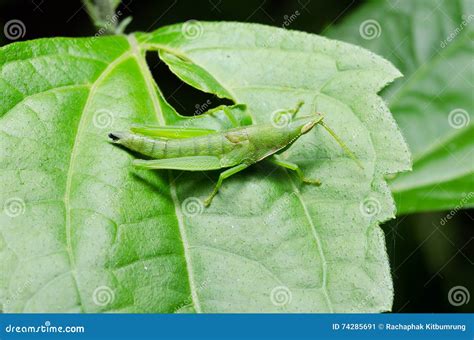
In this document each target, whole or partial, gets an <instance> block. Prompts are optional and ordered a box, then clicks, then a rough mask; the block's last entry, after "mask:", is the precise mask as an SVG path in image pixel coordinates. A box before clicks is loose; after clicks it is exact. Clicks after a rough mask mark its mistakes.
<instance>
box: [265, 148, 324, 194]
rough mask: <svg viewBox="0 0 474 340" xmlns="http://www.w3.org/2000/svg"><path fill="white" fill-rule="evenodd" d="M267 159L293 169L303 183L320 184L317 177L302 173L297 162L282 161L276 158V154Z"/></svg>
mask: <svg viewBox="0 0 474 340" xmlns="http://www.w3.org/2000/svg"><path fill="white" fill-rule="evenodd" d="M269 160H270V162H272V163H273V164H276V165H278V166H281V167H283V168H286V169H290V170H293V171H295V172H296V174H297V175H298V177H299V178H300V179H301V181H302V182H304V183H308V184H314V185H317V186H319V185H321V182H320V181H319V180H317V179H311V178H306V177H305V176H304V174H303V171H301V168H300V167H299V166H298V164H295V163H291V162H288V161H284V160H282V159H280V158H278V156H276V155H273V156H272V157H270V158H269Z"/></svg>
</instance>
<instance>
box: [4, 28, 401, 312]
mask: <svg viewBox="0 0 474 340" xmlns="http://www.w3.org/2000/svg"><path fill="white" fill-rule="evenodd" d="M147 50H159V51H160V54H161V56H162V58H163V59H164V60H165V61H166V62H167V63H168V65H169V66H170V68H171V69H172V70H173V72H175V73H176V74H177V75H178V76H179V77H181V78H182V79H183V80H184V81H186V82H188V83H190V84H191V85H193V86H195V87H197V88H199V89H202V90H205V91H209V92H212V93H215V94H218V95H219V96H224V97H228V98H231V99H233V100H234V101H235V102H236V103H240V104H246V107H247V109H245V107H244V106H242V105H238V106H235V107H233V108H229V109H226V108H224V109H222V108H220V109H217V110H214V111H213V112H212V114H205V115H204V116H201V117H200V118H183V117H181V116H179V115H178V114H177V113H176V112H175V111H174V109H173V108H172V107H170V106H169V105H168V104H167V103H166V101H165V100H164V99H163V97H162V95H161V93H160V91H159V89H158V88H157V86H156V84H155V83H154V80H153V79H152V77H151V75H150V72H149V70H148V68H147V65H146V62H145V59H144V53H145V51H147ZM0 72H1V73H0V91H1V92H2V97H1V99H0V110H1V111H0V115H1V116H0V117H1V118H0V131H1V132H0V133H1V136H2V137H1V139H0V158H1V171H0V176H1V183H2V186H3V189H2V191H1V194H0V204H2V205H3V207H4V209H3V211H2V213H1V215H0V232H1V238H0V251H1V252H0V263H1V264H2V267H1V271H0V273H1V274H2V275H1V278H0V300H1V301H2V302H3V307H4V310H6V311H15V312H22V311H24V312H38V311H43V312H44V311H48V312H65V311H71V312H78V311H83V312H97V311H120V312H125V311H126V312H193V311H194V312H250V311H255V312H296V311H300V312H348V311H354V312H355V311H358V312H375V311H385V310H390V308H391V303H392V282H391V278H390V270H389V265H388V261H387V254H386V251H385V244H384V237H383V233H382V231H381V229H380V228H379V227H378V223H379V222H380V221H384V220H386V219H388V218H391V217H393V216H394V204H393V201H392V197H391V194H390V191H389V189H388V187H387V184H386V183H385V181H384V179H383V175H384V174H387V173H395V172H397V171H401V170H405V169H407V168H409V156H408V152H407V149H406V146H405V144H404V142H403V140H402V138H401V135H400V133H399V131H398V129H397V126H396V125H395V123H394V121H393V118H392V117H391V115H390V113H389V111H388V109H387V108H386V106H385V104H384V102H383V101H382V100H381V99H380V98H379V97H378V96H377V95H376V93H377V92H378V91H379V90H380V89H381V88H382V87H383V86H385V84H386V83H388V82H390V81H392V80H393V79H394V78H396V77H398V76H399V75H400V74H399V72H398V71H397V70H396V69H395V68H394V67H393V66H392V65H391V64H390V63H388V62H387V61H385V60H383V59H382V58H380V57H378V56H376V55H374V54H372V53H370V52H368V51H366V50H363V49H361V48H358V47H356V46H352V45H349V44H345V43H341V42H337V41H332V40H328V39H325V38H322V37H318V36H315V35H309V34H304V33H299V32H290V31H285V30H282V29H276V28H271V27H265V26H259V25H249V24H237V23H198V22H188V23H185V24H184V25H176V26H171V27H165V28H162V29H159V30H158V31H156V32H154V33H151V34H145V33H140V34H136V35H132V36H129V37H107V38H90V39H44V40H37V41H30V42H25V43H17V44H12V45H9V46H6V47H4V48H2V49H1V50H0ZM299 100H304V101H305V104H304V106H303V107H302V111H303V113H309V112H310V111H312V110H314V109H317V110H319V111H321V112H324V113H325V114H326V121H327V124H328V125H329V126H331V127H332V128H333V129H334V130H335V131H336V132H337V133H338V134H339V135H340V136H341V138H342V139H343V140H344V141H345V142H346V143H347V144H348V146H349V148H350V149H352V150H354V152H355V153H356V154H357V156H358V157H359V158H360V159H361V160H362V162H363V164H364V169H360V168H358V167H357V164H356V163H355V162H354V161H352V160H351V159H350V158H348V157H347V156H346V155H345V154H344V153H343V152H342V151H341V150H340V148H339V146H338V145H337V143H335V141H334V140H333V139H332V138H331V137H330V136H329V135H328V134H327V133H326V132H325V131H324V130H322V129H319V128H317V129H315V130H313V131H312V133H310V134H307V135H305V136H304V137H302V138H301V139H300V140H299V141H297V143H295V144H294V146H293V147H292V148H290V149H289V150H288V151H287V152H285V154H284V157H285V158H288V159H291V160H292V161H294V162H297V163H298V164H300V165H301V166H302V168H303V170H304V171H305V173H306V174H307V176H311V177H316V178H319V179H321V181H322V183H323V185H322V186H320V187H312V186H308V185H301V184H300V183H299V182H298V181H297V180H296V179H295V177H294V176H293V174H289V173H287V172H286V171H284V170H282V169H276V168H274V167H272V166H270V165H269V164H266V163H261V164H258V165H256V166H254V167H252V168H250V169H248V170H246V171H244V172H242V173H240V174H238V175H236V176H234V177H232V178H231V179H229V180H227V181H226V182H224V185H223V188H222V190H221V191H220V192H219V194H218V195H217V196H216V197H215V199H214V201H213V203H212V205H211V207H210V208H207V209H204V208H203V206H202V202H201V199H202V198H203V197H205V196H207V195H208V194H209V192H210V190H211V189H212V186H213V184H214V182H215V180H216V178H217V173H216V172H202V173H192V174H189V173H183V172H169V173H168V172H159V171H156V172H152V171H143V170H135V169H134V168H133V167H131V161H132V160H133V158H134V156H133V155H131V154H129V153H127V152H126V151H125V150H122V149H120V148H117V147H114V146H113V145H111V144H109V143H107V133H108V131H110V130H123V129H127V128H128V127H129V126H130V125H131V124H133V123H145V122H146V123H153V122H155V123H159V124H171V123H172V124H183V125H185V126H211V125H212V124H216V122H217V121H221V122H223V124H222V123H221V124H220V125H226V124H227V125H229V124H231V123H229V120H228V117H229V116H228V115H226V112H225V111H228V112H227V114H228V113H229V112H230V113H232V114H233V115H234V116H236V117H237V119H238V120H240V121H241V122H246V120H245V117H246V115H251V116H252V117H253V119H254V121H255V122H256V123H259V122H264V121H268V120H270V119H271V116H272V112H273V111H274V110H278V109H282V108H292V107H294V105H295V104H296V103H297V102H298V101H299ZM239 115H240V117H239ZM226 117H227V118H226ZM229 126H231V125H229Z"/></svg>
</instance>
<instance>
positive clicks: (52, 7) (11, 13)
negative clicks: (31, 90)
mask: <svg viewBox="0 0 474 340" xmlns="http://www.w3.org/2000/svg"><path fill="white" fill-rule="evenodd" d="M412 1H416V0H412ZM360 4H361V1H355V0H338V1H324V0H293V1H290V0H288V1H284V0H256V1H250V0H239V1H236V0H234V1H230V0H227V1H226V0H202V1H191V0H189V1H185V0H178V1H176V0H159V1H158V0H154V1H151V0H124V1H123V4H122V5H120V7H119V10H120V11H121V12H122V18H123V17H126V16H133V18H134V19H133V21H132V23H131V24H130V25H129V26H128V28H127V32H133V31H151V30H154V29H156V28H158V27H161V26H164V25H167V24H172V23H177V22H183V21H187V20H190V19H196V20H231V21H242V22H257V23H264V24H268V25H273V26H281V25H282V24H283V22H284V21H285V17H284V16H285V15H291V14H293V13H294V12H295V11H299V13H300V15H299V16H298V18H297V19H296V20H295V21H294V22H293V23H292V24H291V28H292V29H297V30H302V31H306V32H311V33H318V34H322V35H324V31H325V29H326V28H328V27H329V26H331V25H333V24H337V23H338V22H339V21H340V20H342V19H343V18H344V16H346V15H348V14H350V12H351V11H353V10H355V9H356V8H357V7H358V6H360ZM11 19H19V20H21V21H22V22H23V23H24V24H25V26H26V34H25V36H24V38H23V40H29V39H35V38H42V37H54V36H67V37H79V36H88V35H94V34H95V33H96V32H97V29H96V28H95V27H94V25H92V23H91V21H90V19H89V17H88V15H87V13H86V11H85V9H84V8H83V6H82V3H81V2H80V1H77V0H75V1H72V0H63V1H59V0H56V1H50V0H0V25H1V27H2V28H3V26H4V24H5V23H6V22H7V21H8V20H11ZM6 43H9V41H7V40H6V38H5V37H4V35H3V34H0V45H4V44H6ZM147 59H148V63H149V65H150V68H151V69H152V70H153V73H154V76H155V79H157V80H158V83H159V85H160V88H162V90H163V92H164V94H165V96H166V97H167V99H168V101H169V102H170V103H171V105H173V106H174V107H175V108H176V109H177V110H178V111H179V112H180V113H182V114H192V113H193V111H194V110H195V109H194V106H195V103H204V102H206V100H207V99H212V100H211V101H212V105H211V106H217V105H219V104H220V103H221V102H220V101H219V100H216V98H213V97H210V96H209V95H207V94H204V93H201V92H199V91H197V90H195V89H193V88H191V87H190V86H188V85H186V84H183V83H182V82H181V81H180V80H178V79H177V78H176V77H175V76H174V75H172V74H171V73H170V72H169V70H168V69H167V67H166V66H165V65H164V64H163V63H161V62H160V60H159V59H158V58H157V56H156V55H149V56H147ZM447 213H448V212H439V213H423V214H414V215H408V216H400V217H398V218H397V219H396V220H393V221H389V222H387V223H386V224H385V225H384V226H383V229H384V230H385V233H386V239H387V250H388V253H389V256H390V264H391V267H392V275H393V279H394V284H395V303H394V306H393V311H394V312H412V313H413V312H428V313H429V312H473V311H474V308H473V306H474V302H473V300H474V297H473V298H472V299H471V300H470V302H469V303H467V304H464V305H462V306H453V305H451V304H450V303H449V301H448V292H449V290H450V289H451V288H453V287H455V286H463V287H466V288H468V290H469V291H470V292H471V293H473V294H474V290H473V289H472V288H473V287H474V285H473V279H474V275H473V274H474V271H473V264H474V262H473V259H474V242H471V241H472V240H473V239H474V228H473V221H474V210H472V209H471V210H461V211H458V212H457V213H456V214H455V216H454V218H453V219H452V220H450V221H449V222H448V223H447V224H445V225H441V224H440V221H441V219H442V218H443V217H444V216H446V214H447Z"/></svg>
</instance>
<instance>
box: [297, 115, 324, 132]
mask: <svg viewBox="0 0 474 340" xmlns="http://www.w3.org/2000/svg"><path fill="white" fill-rule="evenodd" d="M322 119H323V115H322V114H320V113H317V112H315V113H313V114H311V115H309V116H304V117H300V118H297V119H295V120H294V121H293V124H294V125H295V126H294V127H295V128H298V129H299V133H300V134H301V135H304V134H305V133H307V132H308V131H310V130H311V129H312V128H313V127H314V126H316V125H317V124H318V123H320V122H321V120H322Z"/></svg>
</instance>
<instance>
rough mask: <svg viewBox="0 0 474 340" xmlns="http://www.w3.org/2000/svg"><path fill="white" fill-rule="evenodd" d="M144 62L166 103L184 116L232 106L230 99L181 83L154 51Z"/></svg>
mask: <svg viewBox="0 0 474 340" xmlns="http://www.w3.org/2000/svg"><path fill="white" fill-rule="evenodd" d="M146 61H147V64H148V67H149V68H150V71H151V73H152V75H153V78H154V79H155V82H156V83H157V84H158V86H159V88H160V90H161V92H162V93H163V95H164V97H165V99H166V101H167V102H168V103H169V104H170V105H171V106H173V107H174V108H175V109H176V111H178V112H179V113H180V114H182V115H184V116H195V115H199V114H202V113H204V112H206V111H208V110H210V109H212V108H215V107H217V106H220V105H233V104H234V102H233V101H232V100H230V99H226V98H219V97H217V96H216V95H214V94H212V93H206V92H202V91H200V90H198V89H196V88H194V87H192V86H191V85H188V84H186V83H185V82H183V81H182V80H181V79H179V78H178V77H177V76H176V75H175V74H174V73H173V72H171V70H170V69H169V67H168V65H166V63H165V62H163V61H162V60H161V59H160V58H159V56H158V53H157V52H155V51H150V52H147V54H146Z"/></svg>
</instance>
